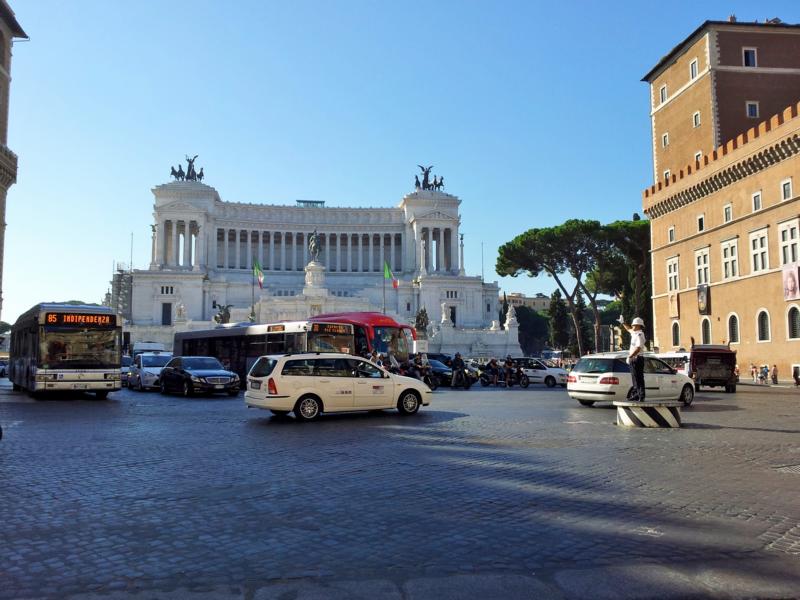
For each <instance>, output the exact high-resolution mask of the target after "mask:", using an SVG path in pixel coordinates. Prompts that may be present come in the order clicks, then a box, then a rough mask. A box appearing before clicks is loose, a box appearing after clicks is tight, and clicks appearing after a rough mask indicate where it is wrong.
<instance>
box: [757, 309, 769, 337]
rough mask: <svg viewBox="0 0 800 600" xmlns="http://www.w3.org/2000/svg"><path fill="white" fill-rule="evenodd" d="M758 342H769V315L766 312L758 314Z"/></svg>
mask: <svg viewBox="0 0 800 600" xmlns="http://www.w3.org/2000/svg"><path fill="white" fill-rule="evenodd" d="M758 341H759V342H768V341H769V313H767V311H765V310H762V311H761V312H760V313H758Z"/></svg>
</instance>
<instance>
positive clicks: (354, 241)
mask: <svg viewBox="0 0 800 600" xmlns="http://www.w3.org/2000/svg"><path fill="white" fill-rule="evenodd" d="M360 247H361V245H360V244H359V243H358V236H357V235H356V234H354V233H351V234H350V270H351V271H357V270H358V254H357V249H358V248H360Z"/></svg>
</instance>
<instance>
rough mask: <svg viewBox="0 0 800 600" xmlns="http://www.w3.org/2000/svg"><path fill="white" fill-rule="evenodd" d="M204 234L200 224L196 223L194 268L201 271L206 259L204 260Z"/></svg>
mask: <svg viewBox="0 0 800 600" xmlns="http://www.w3.org/2000/svg"><path fill="white" fill-rule="evenodd" d="M203 234H204V232H203V231H201V230H200V225H197V224H195V230H194V260H193V261H192V270H193V271H199V270H200V265H201V264H202V263H204V262H205V261H203V260H202V256H203Z"/></svg>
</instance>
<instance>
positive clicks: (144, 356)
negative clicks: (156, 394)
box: [128, 352, 172, 392]
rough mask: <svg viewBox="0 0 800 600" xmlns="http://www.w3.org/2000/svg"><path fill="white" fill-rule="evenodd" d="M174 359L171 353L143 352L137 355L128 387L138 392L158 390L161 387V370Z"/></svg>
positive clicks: (129, 376)
mask: <svg viewBox="0 0 800 600" xmlns="http://www.w3.org/2000/svg"><path fill="white" fill-rule="evenodd" d="M171 358H172V353H171V352H142V353H141V354H137V355H136V358H134V359H133V364H132V365H131V372H130V374H129V375H128V387H129V388H130V389H132V390H136V391H138V392H143V391H145V390H156V389H159V386H160V385H161V369H163V368H164V365H166V364H167V363H168V362H169V360H170V359H171Z"/></svg>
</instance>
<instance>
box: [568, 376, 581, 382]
mask: <svg viewBox="0 0 800 600" xmlns="http://www.w3.org/2000/svg"><path fill="white" fill-rule="evenodd" d="M576 381H578V378H577V377H575V375H567V383H575V382H576Z"/></svg>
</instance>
